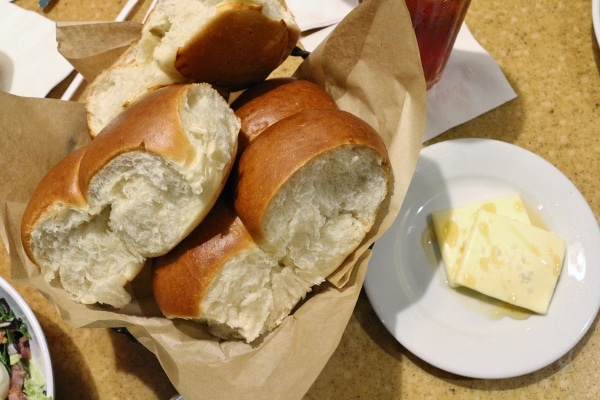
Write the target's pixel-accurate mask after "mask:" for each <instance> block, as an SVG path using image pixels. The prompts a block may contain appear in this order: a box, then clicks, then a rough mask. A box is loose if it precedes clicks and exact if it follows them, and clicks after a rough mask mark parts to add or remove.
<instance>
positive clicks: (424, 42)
mask: <svg viewBox="0 0 600 400" xmlns="http://www.w3.org/2000/svg"><path fill="white" fill-rule="evenodd" d="M470 3H471V0H406V5H407V7H408V11H409V13H410V17H411V20H412V24H413V28H414V29H415V34H416V36H417V42H418V44H419V53H420V54H421V64H423V72H424V74H425V81H426V82H427V89H428V90H429V89H431V87H433V85H435V84H436V83H437V82H438V81H439V80H440V77H441V75H442V72H443V71H444V67H445V66H446V63H447V62H448V58H449V57H450V53H451V52H452V47H453V46H454V42H455V41H456V36H457V35H458V31H459V30H460V27H461V25H462V23H463V21H464V19H465V15H466V13H467V9H468V8H469V4H470Z"/></svg>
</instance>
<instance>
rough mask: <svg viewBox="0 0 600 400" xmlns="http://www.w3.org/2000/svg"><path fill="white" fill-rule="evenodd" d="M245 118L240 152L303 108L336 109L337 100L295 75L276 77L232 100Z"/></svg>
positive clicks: (239, 145) (240, 115)
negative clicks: (264, 132) (266, 130)
mask: <svg viewBox="0 0 600 400" xmlns="http://www.w3.org/2000/svg"><path fill="white" fill-rule="evenodd" d="M231 108H233V110H234V111H235V114H236V115H237V116H238V117H239V118H240V120H241V121H242V129H241V130H240V137H239V141H238V152H241V151H242V150H243V149H244V148H245V147H246V146H247V145H248V143H250V142H251V141H252V140H254V138H255V137H256V136H258V135H259V134H260V133H261V132H262V131H263V130H265V129H266V128H268V127H269V126H271V125H273V124H274V123H275V122H277V121H279V120H281V119H283V118H286V117H289V116H290V115H293V114H296V113H299V112H300V111H304V110H336V109H337V108H338V106H337V104H336V103H335V100H334V99H333V97H331V95H330V94H329V93H327V91H325V89H323V88H321V87H320V86H319V85H317V84H315V83H313V82H310V81H307V80H304V79H297V78H293V77H287V78H273V79H267V80H264V81H262V82H259V83H257V84H255V85H253V86H251V87H249V88H248V89H246V90H245V91H244V92H243V93H242V94H241V95H240V96H239V97H238V98H236V99H235V100H234V101H233V102H232V103H231Z"/></svg>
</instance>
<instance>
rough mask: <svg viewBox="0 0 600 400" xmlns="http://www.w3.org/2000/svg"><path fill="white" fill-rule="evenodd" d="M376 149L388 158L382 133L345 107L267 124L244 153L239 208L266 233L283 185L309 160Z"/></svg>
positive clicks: (250, 226) (251, 225)
mask: <svg viewBox="0 0 600 400" xmlns="http://www.w3.org/2000/svg"><path fill="white" fill-rule="evenodd" d="M351 145H358V146H364V147H367V148H370V149H372V150H373V151H375V152H376V153H377V154H379V155H380V157H381V158H382V159H383V160H387V159H388V158H387V149H386V147H385V144H384V142H383V140H382V139H381V137H380V136H379V134H377V132H376V131H375V130H374V129H373V128H372V127H371V126H370V125H369V124H367V123H366V122H364V121H363V120H362V119H360V118H358V117H356V116H354V115H352V114H350V113H348V112H345V111H341V110H308V111H303V112H300V113H297V114H294V115H292V116H290V117H288V118H285V119H282V120H280V121H279V122H277V123H275V124H273V125H272V126H270V127H269V128H267V129H265V130H264V131H263V132H262V133H261V134H260V135H259V136H258V137H257V138H256V139H255V140H254V141H252V142H251V143H250V144H249V145H248V147H247V148H246V149H245V151H244V152H243V153H242V155H241V156H240V159H239V164H238V166H237V173H236V179H237V180H238V182H237V192H236V194H235V210H236V212H237V213H238V215H239V216H240V219H241V220H242V221H243V223H244V225H245V226H246V229H247V230H248V232H249V233H250V234H251V235H252V237H253V238H254V239H255V240H256V241H257V242H259V243H260V242H261V240H262V239H263V238H264V232H263V228H262V221H263V219H264V214H265V212H266V210H267V208H268V206H269V204H270V202H271V200H272V199H273V198H274V196H275V194H276V193H278V191H279V189H280V187H281V186H282V185H283V184H284V183H285V182H286V181H287V180H288V179H290V177H291V176H292V175H293V174H294V173H296V171H298V170H299V169H301V168H302V167H303V166H304V165H305V164H306V163H308V162H309V161H311V160H313V159H315V158H317V157H319V156H321V155H322V154H324V153H327V152H330V151H333V150H335V149H336V148H339V147H341V146H351Z"/></svg>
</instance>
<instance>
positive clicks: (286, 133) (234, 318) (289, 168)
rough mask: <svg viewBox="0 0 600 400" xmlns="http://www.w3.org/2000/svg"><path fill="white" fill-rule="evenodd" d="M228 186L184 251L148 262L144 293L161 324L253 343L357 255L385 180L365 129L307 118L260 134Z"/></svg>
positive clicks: (386, 171)
mask: <svg viewBox="0 0 600 400" xmlns="http://www.w3.org/2000/svg"><path fill="white" fill-rule="evenodd" d="M236 179H237V180H238V182H237V188H238V191H237V194H236V196H235V199H230V198H228V197H226V196H223V195H222V197H221V202H222V203H221V204H219V205H218V206H215V208H213V210H212V211H211V214H210V215H209V216H208V217H207V219H206V220H205V221H204V222H203V223H202V224H200V225H199V226H198V227H197V228H196V230H195V231H194V232H192V233H191V234H190V235H189V236H188V238H186V240H185V241H184V242H182V243H181V244H180V245H179V246H177V247H176V248H175V249H174V250H173V251H171V252H170V253H168V254H167V255H165V256H162V257H159V258H157V259H155V260H154V267H153V291H154V296H155V299H156V301H157V304H158V305H159V307H160V308H161V310H162V312H163V314H164V315H165V316H167V317H168V318H186V319H193V320H198V321H202V322H205V323H207V324H208V327H209V330H210V331H211V332H212V333H213V334H214V335H216V336H218V337H221V338H224V339H229V338H240V339H243V340H245V341H247V342H252V341H254V340H255V339H257V338H258V337H259V336H260V335H261V334H265V333H267V332H269V331H271V330H272V329H274V328H275V327H277V326H278V325H279V324H280V323H281V322H282V321H283V319H284V318H285V317H286V316H287V315H289V313H290V312H291V311H292V310H293V308H294V307H295V306H296V305H297V304H298V302H299V301H300V300H302V299H303V298H304V297H305V296H306V294H307V293H308V292H310V291H311V289H312V288H313V287H314V286H315V285H317V284H319V283H321V282H323V281H324V280H325V278H326V277H327V276H328V275H329V274H330V273H332V272H333V271H334V270H335V269H336V268H338V267H339V265H340V264H341V263H342V262H343V261H344V260H345V259H346V257H347V256H349V255H350V254H351V253H352V252H353V251H354V250H355V249H356V248H357V246H358V245H359V244H360V243H361V241H362V240H363V239H364V237H365V236H366V234H367V233H368V232H369V230H370V229H371V228H372V226H373V224H374V221H375V218H376V215H377V213H378V212H379V209H380V206H381V204H382V202H383V201H384V199H385V198H386V196H387V195H388V193H389V190H390V187H389V185H390V182H391V170H390V164H389V159H388V155H387V150H386V147H385V145H384V144H383V141H382V140H381V138H380V137H379V135H378V134H377V133H376V132H375V131H374V130H373V129H372V128H371V127H370V126H369V125H368V124H366V123H365V122H363V121H362V120H360V119H359V118H357V117H355V116H353V115H351V114H349V113H346V112H344V111H339V110H319V111H316V110H312V111H304V112H301V113H298V114H294V115H292V116H290V117H287V118H285V119H282V120H280V121H278V122H276V123H274V124H273V125H271V126H270V127H269V128H267V129H266V130H264V131H263V132H262V133H261V134H260V135H259V136H258V137H257V138H256V139H255V140H253V141H252V142H251V143H250V144H249V145H248V147H247V148H246V149H245V150H244V152H243V153H242V155H241V157H240V163H239V175H238V177H237V178H236ZM233 203H234V204H235V208H234V207H233V206H232V204H233ZM236 210H237V211H236ZM238 215H239V216H238Z"/></svg>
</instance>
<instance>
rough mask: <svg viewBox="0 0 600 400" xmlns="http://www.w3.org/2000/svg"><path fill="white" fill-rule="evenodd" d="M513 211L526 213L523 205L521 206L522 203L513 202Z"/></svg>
mask: <svg viewBox="0 0 600 400" xmlns="http://www.w3.org/2000/svg"><path fill="white" fill-rule="evenodd" d="M514 207H515V210H517V211H518V212H527V208H526V207H525V204H523V202H522V201H515V205H514Z"/></svg>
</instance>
